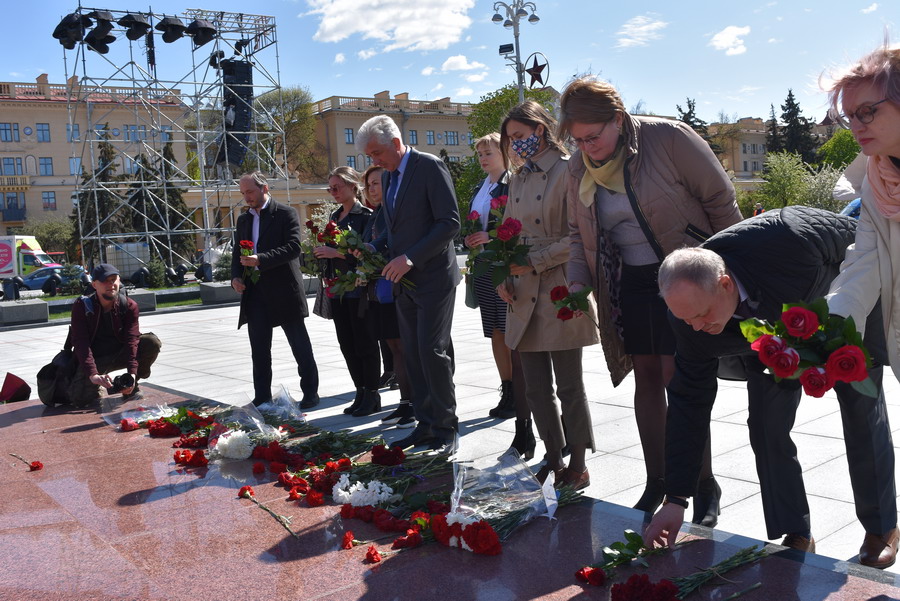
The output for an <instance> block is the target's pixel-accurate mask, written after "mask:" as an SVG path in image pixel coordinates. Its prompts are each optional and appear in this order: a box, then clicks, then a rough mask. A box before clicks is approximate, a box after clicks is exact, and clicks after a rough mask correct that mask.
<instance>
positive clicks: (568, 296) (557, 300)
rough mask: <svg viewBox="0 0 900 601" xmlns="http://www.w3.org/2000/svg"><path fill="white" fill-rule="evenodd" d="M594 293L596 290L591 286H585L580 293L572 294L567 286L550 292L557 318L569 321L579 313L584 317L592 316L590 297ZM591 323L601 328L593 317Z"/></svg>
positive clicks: (557, 287)
mask: <svg viewBox="0 0 900 601" xmlns="http://www.w3.org/2000/svg"><path fill="white" fill-rule="evenodd" d="M593 291H594V289H593V288H591V287H590V286H585V287H583V288H582V289H581V290H579V291H578V292H571V291H570V290H569V288H568V287H567V286H556V287H554V288H553V289H552V290H550V300H551V301H552V302H553V306H554V307H556V309H557V311H556V318H557V319H561V320H563V321H568V320H570V319H572V318H573V317H575V316H576V315H578V314H579V312H580V313H581V314H584V315H590V313H589V311H590V308H591V305H590V301H589V300H588V297H589V296H590V294H591V292H593ZM591 323H593V324H594V325H595V326H597V327H600V326H599V325H598V324H597V322H596V321H594V318H593V317H591Z"/></svg>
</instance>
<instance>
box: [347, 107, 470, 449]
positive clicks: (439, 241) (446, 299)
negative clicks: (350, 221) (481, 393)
mask: <svg viewBox="0 0 900 601" xmlns="http://www.w3.org/2000/svg"><path fill="white" fill-rule="evenodd" d="M356 147H357V149H358V150H360V151H362V152H365V153H366V154H367V155H368V156H369V157H370V158H371V159H372V162H374V163H375V164H376V165H378V166H380V167H383V168H384V170H385V171H384V175H383V179H382V189H383V190H385V191H386V192H385V194H384V201H383V202H384V207H385V208H384V215H385V223H386V228H385V230H384V232H383V233H382V235H381V236H379V237H378V238H377V239H376V240H373V241H372V247H373V248H374V249H375V250H376V251H377V252H382V251H384V250H387V251H388V256H389V257H390V261H389V262H388V264H387V265H386V266H385V268H384V270H383V271H382V275H383V276H384V277H385V278H387V279H389V280H391V281H392V282H395V283H396V282H399V281H400V280H401V279H402V278H404V277H405V278H407V279H408V280H409V281H411V282H412V283H413V285H414V287H412V288H410V289H406V288H404V287H403V286H401V285H396V286H395V290H396V292H397V302H396V303H395V304H396V306H397V317H398V322H399V325H400V339H401V340H402V341H403V346H404V349H403V350H404V353H405V356H406V367H407V370H408V371H409V378H410V382H411V384H412V388H413V395H412V397H413V398H412V407H413V411H414V412H415V418H416V420H417V421H418V422H419V423H418V425H417V426H416V428H415V430H413V432H412V434H410V435H409V436H408V437H406V438H404V439H402V440H400V441H398V442H397V443H395V444H398V445H400V446H401V447H404V448H405V447H410V446H419V445H428V447H429V448H430V449H432V450H434V451H437V452H445V453H446V452H450V451H452V448H453V445H454V441H455V437H456V433H457V429H458V419H457V417H456V392H455V389H454V385H453V358H452V343H451V341H450V327H451V325H452V322H453V307H454V301H455V299H456V285H457V284H458V283H459V281H460V279H461V277H462V276H461V275H460V272H459V267H458V266H457V264H456V253H455V251H454V248H453V240H454V238H455V237H456V235H457V233H458V232H459V209H458V207H457V204H456V195H455V193H454V191H453V183H452V182H451V180H450V172H449V171H448V170H447V167H446V165H444V163H443V161H441V160H440V159H439V158H438V157H436V156H434V155H431V154H425V153H421V152H419V151H417V150H416V149H415V148H412V147H409V146H406V145H404V144H403V140H402V137H401V133H400V129H399V128H398V127H397V124H396V123H394V121H393V119H391V118H390V117H387V116H385V115H379V116H378V117H373V118H371V119H369V120H368V121H366V122H365V123H363V125H362V127H360V128H359V133H358V134H357V137H356Z"/></svg>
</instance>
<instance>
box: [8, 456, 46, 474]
mask: <svg viewBox="0 0 900 601" xmlns="http://www.w3.org/2000/svg"><path fill="white" fill-rule="evenodd" d="M10 455H12V456H13V457H15V458H16V459H18V460H19V461H21V462H22V463H24V464H25V465H27V466H28V471H29V472H37V471H40V470H42V469H44V464H43V463H41V462H40V461H31V462H29V461H28V460H27V459H25V458H24V457H22V456H21V455H16V454H15V453H10Z"/></svg>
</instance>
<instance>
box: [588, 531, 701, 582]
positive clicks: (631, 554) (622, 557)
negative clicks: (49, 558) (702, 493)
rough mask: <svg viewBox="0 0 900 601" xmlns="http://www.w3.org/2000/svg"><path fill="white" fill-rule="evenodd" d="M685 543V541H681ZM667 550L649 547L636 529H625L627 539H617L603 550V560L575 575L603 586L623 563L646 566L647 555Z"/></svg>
mask: <svg viewBox="0 0 900 601" xmlns="http://www.w3.org/2000/svg"><path fill="white" fill-rule="evenodd" d="M681 544H684V543H681ZM666 551H667V548H666V547H657V548H655V549H648V548H647V547H645V546H644V539H643V538H642V537H641V535H640V534H638V533H637V532H635V531H634V530H626V531H625V540H624V541H616V542H614V543H612V544H611V545H609V546H607V547H603V549H602V550H601V560H600V561H598V562H597V563H593V564H591V565H589V566H584V567H583V568H581V569H580V570H578V571H577V572H575V577H576V578H577V579H578V580H579V581H581V582H585V583H588V584H593V585H594V586H603V585H604V584H605V583H606V582H607V581H608V580H612V579H613V578H615V575H616V568H618V567H619V566H623V565H629V566H630V565H641V566H644V567H646V566H647V561H646V560H645V558H646V557H649V556H651V555H659V554H660V553H664V552H666Z"/></svg>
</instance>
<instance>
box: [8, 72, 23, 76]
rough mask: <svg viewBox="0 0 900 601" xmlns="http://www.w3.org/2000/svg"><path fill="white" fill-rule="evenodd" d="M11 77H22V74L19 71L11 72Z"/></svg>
mask: <svg viewBox="0 0 900 601" xmlns="http://www.w3.org/2000/svg"><path fill="white" fill-rule="evenodd" d="M9 76H10V77H22V74H21V73H19V72H18V71H10V72H9Z"/></svg>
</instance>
